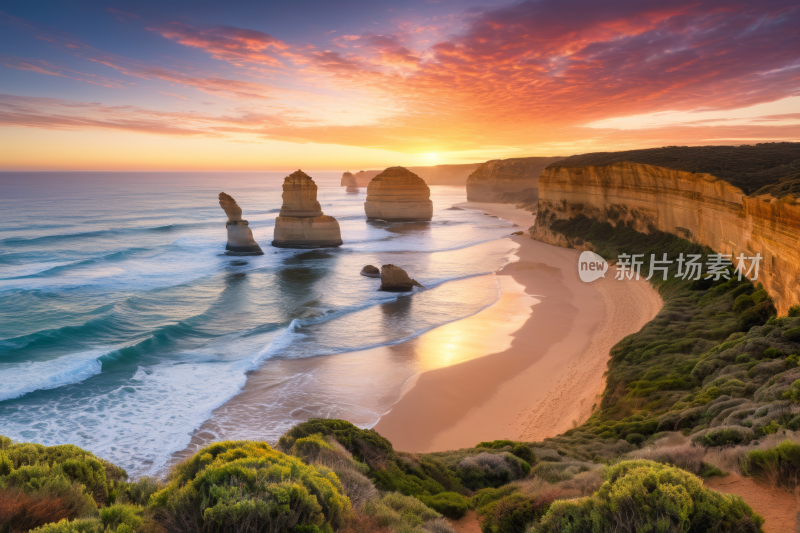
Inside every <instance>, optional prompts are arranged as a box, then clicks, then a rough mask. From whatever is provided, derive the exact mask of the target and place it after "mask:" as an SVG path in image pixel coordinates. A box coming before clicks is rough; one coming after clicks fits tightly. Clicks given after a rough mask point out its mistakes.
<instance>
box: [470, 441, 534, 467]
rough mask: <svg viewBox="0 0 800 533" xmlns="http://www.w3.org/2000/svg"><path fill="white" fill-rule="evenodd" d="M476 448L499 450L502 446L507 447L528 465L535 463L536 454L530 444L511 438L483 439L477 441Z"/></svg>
mask: <svg viewBox="0 0 800 533" xmlns="http://www.w3.org/2000/svg"><path fill="white" fill-rule="evenodd" d="M475 447H476V448H489V449H492V450H501V449H503V448H509V449H510V451H511V453H513V454H514V455H516V456H517V457H519V458H520V459H522V460H523V461H525V462H526V463H528V464H529V465H533V464H535V463H536V454H534V453H533V450H532V449H531V447H530V446H528V445H527V444H525V443H522V442H516V441H513V440H505V439H504V440H493V441H484V442H480V443H478V445H477V446H475Z"/></svg>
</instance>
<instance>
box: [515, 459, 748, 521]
mask: <svg viewBox="0 0 800 533" xmlns="http://www.w3.org/2000/svg"><path fill="white" fill-rule="evenodd" d="M605 477H606V482H605V483H604V484H603V486H602V487H601V488H600V490H599V491H597V492H596V493H595V494H594V495H593V496H590V497H587V498H582V499H578V500H571V501H561V502H554V503H553V504H551V505H550V508H549V510H548V511H547V513H546V514H545V515H544V517H543V518H542V519H541V521H540V522H539V523H538V524H534V525H533V526H531V528H530V531H535V532H539V533H550V532H553V533H555V532H559V533H583V532H586V531H595V532H612V531H637V532H638V531H681V532H686V533H694V532H696V533H700V532H710V533H723V532H729V531H741V532H758V531H761V525H762V524H763V522H764V521H763V519H762V518H761V517H760V516H759V515H757V514H755V513H754V512H753V511H752V510H751V509H750V508H749V507H748V506H747V504H745V503H744V501H743V500H742V499H741V498H740V497H738V496H733V495H730V494H721V493H719V492H716V491H713V490H710V489H706V488H705V487H704V486H703V483H702V481H700V479H699V478H697V476H695V475H693V474H690V473H689V472H686V471H685V470H681V469H679V468H675V467H672V466H667V465H662V464H659V463H654V462H652V461H624V462H621V463H619V464H617V465H614V466H611V467H608V468H607V469H606V472H605Z"/></svg>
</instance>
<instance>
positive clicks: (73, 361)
mask: <svg viewBox="0 0 800 533" xmlns="http://www.w3.org/2000/svg"><path fill="white" fill-rule="evenodd" d="M110 350H111V348H98V349H95V350H90V351H86V352H81V353H75V354H69V355H64V356H61V357H58V358H56V359H49V360H45V361H26V362H24V363H3V362H0V376H2V377H3V379H2V381H3V387H2V388H0V401H3V400H11V399H13V398H19V397H20V396H23V395H25V394H28V393H29V392H34V391H37V390H48V389H55V388H56V387H62V386H64V385H70V384H72V383H80V382H81V381H83V380H85V379H88V378H90V377H92V376H94V375H96V374H99V373H100V371H101V370H102V365H101V364H100V361H99V360H98V359H99V358H100V357H102V356H103V355H105V354H106V353H108V352H109V351H110Z"/></svg>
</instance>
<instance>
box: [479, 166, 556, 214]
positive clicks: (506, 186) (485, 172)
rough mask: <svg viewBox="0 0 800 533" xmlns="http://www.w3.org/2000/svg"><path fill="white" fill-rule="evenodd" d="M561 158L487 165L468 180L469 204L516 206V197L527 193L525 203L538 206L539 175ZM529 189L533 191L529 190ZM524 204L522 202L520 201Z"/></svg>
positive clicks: (481, 167)
mask: <svg viewBox="0 0 800 533" xmlns="http://www.w3.org/2000/svg"><path fill="white" fill-rule="evenodd" d="M561 159H563V158H561V157H520V158H515V159H496V160H494V161H487V162H486V163H484V164H482V165H481V166H480V167H478V169H477V170H476V171H475V172H473V173H472V174H470V176H469V178H467V200H469V201H470V202H493V203H517V198H516V193H520V192H522V191H525V196H526V198H525V199H524V201H528V202H531V198H530V197H531V195H533V196H534V199H533V200H532V202H535V196H536V190H537V188H538V179H539V174H541V173H542V170H544V169H545V167H547V165H549V164H551V163H555V162H556V161H559V160H561ZM526 189H530V190H526ZM520 201H523V200H520Z"/></svg>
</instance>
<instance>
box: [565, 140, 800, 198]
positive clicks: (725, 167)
mask: <svg viewBox="0 0 800 533" xmlns="http://www.w3.org/2000/svg"><path fill="white" fill-rule="evenodd" d="M622 161H628V162H631V163H641V164H645V165H653V166H657V167H664V168H671V169H674V170H682V171H684V172H698V173H707V174H711V175H713V176H716V177H718V178H721V179H724V180H725V181H728V182H730V183H731V184H733V185H735V186H737V187H739V188H740V189H742V190H743V191H744V192H745V193H746V194H754V193H755V194H771V195H773V196H776V197H781V196H786V195H789V194H791V195H793V196H795V197H797V196H799V195H800V143H790V142H780V143H760V144H755V145H742V146H692V147H690V146H665V147H663V148H647V149H644V150H628V151H624V152H595V153H591V154H582V155H574V156H572V157H568V158H566V159H562V160H561V161H558V162H556V163H553V164H551V165H550V167H582V166H603V165H610V164H612V163H618V162H622Z"/></svg>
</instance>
